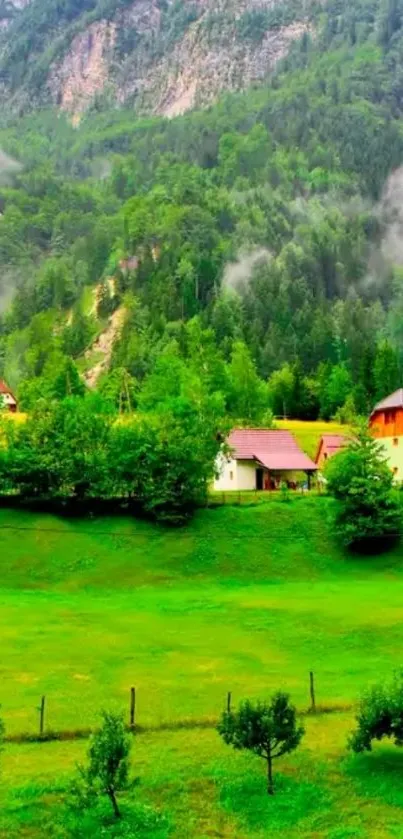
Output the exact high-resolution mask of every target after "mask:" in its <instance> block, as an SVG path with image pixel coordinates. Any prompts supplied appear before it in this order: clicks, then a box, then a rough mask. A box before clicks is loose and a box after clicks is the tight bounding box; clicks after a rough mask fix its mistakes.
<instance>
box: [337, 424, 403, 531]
mask: <svg viewBox="0 0 403 839" xmlns="http://www.w3.org/2000/svg"><path fill="white" fill-rule="evenodd" d="M326 478H327V481H328V491H329V493H330V494H331V495H333V497H334V498H335V499H336V500H337V508H336V513H335V530H336V533H337V534H338V536H339V537H340V539H341V540H342V542H344V544H345V545H346V546H348V547H355V548H358V547H367V546H368V545H370V544H371V540H374V539H376V540H377V541H376V547H377V548H378V547H380V546H381V543H382V539H384V538H391V537H396V536H397V535H398V534H399V532H400V527H401V506H400V503H399V498H398V494H397V492H396V490H395V489H394V487H393V474H392V471H391V469H390V467H389V465H388V463H387V462H386V460H385V457H384V456H383V453H382V449H381V447H380V445H379V443H377V441H376V440H374V439H373V438H372V437H371V435H370V433H369V431H368V429H367V427H366V426H361V427H360V428H359V429H358V431H357V432H356V435H355V438H354V440H352V441H351V443H350V445H349V446H348V447H347V448H346V449H344V450H343V451H342V452H340V453H339V454H337V455H336V456H335V457H333V458H332V459H331V460H330V461H329V463H328V465H327V467H326ZM372 544H373V543H372Z"/></svg>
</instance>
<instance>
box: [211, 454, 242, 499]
mask: <svg viewBox="0 0 403 839" xmlns="http://www.w3.org/2000/svg"><path fill="white" fill-rule="evenodd" d="M216 468H217V472H218V473H219V477H218V478H216V479H215V481H214V489H217V490H221V492H227V491H228V490H231V489H237V482H236V471H237V463H236V460H227V458H226V457H223V455H222V454H220V455H218V458H217V461H216Z"/></svg>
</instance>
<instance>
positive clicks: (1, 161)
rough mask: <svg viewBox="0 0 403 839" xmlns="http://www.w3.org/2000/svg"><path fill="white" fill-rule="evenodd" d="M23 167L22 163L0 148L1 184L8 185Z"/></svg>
mask: <svg viewBox="0 0 403 839" xmlns="http://www.w3.org/2000/svg"><path fill="white" fill-rule="evenodd" d="M21 169H22V166H21V163H18V161H17V160H13V158H12V157H10V156H9V155H8V154H6V153H5V152H4V151H2V149H0V186H8V184H10V183H12V180H13V176H14V175H16V174H17V172H20V171H21Z"/></svg>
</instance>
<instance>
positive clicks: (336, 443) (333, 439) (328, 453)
mask: <svg viewBox="0 0 403 839" xmlns="http://www.w3.org/2000/svg"><path fill="white" fill-rule="evenodd" d="M348 442H349V440H348V437H345V436H344V435H343V434H322V437H321V438H320V441H319V446H318V451H317V453H316V457H315V463H316V465H317V466H318V467H319V469H321V468H322V466H324V464H325V463H326V461H327V460H329V458H330V457H333V455H335V454H337V453H338V452H340V451H341V450H342V449H343V448H344V446H347V445H348Z"/></svg>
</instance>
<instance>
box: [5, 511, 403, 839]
mask: <svg viewBox="0 0 403 839" xmlns="http://www.w3.org/2000/svg"><path fill="white" fill-rule="evenodd" d="M328 512H329V502H328V500H327V499H326V498H318V497H309V498H306V497H296V498H294V499H293V500H292V501H291V502H290V503H285V502H282V501H281V500H280V499H273V501H272V503H271V504H265V505H261V506H258V507H242V506H241V507H239V508H238V507H235V508H231V507H229V508H218V509H214V510H208V511H204V512H202V513H200V514H199V515H198V516H197V518H196V520H195V521H194V522H193V523H192V524H191V525H190V526H189V527H188V528H185V529H183V530H179V531H178V530H176V531H175V530H168V531H166V530H163V529H159V528H156V527H154V526H152V525H149V524H146V523H144V522H137V521H133V520H130V519H124V518H109V519H103V520H100V521H96V520H95V519H94V520H90V519H88V520H86V521H77V520H70V521H66V520H62V519H57V518H56V517H52V516H40V515H37V514H30V513H21V512H15V511H14V512H13V511H5V510H2V511H0V536H1V541H2V549H1V558H0V562H1V565H2V578H1V579H2V587H1V589H0V632H1V641H2V644H1V660H0V661H1V663H0V667H1V684H0V702H1V704H2V713H3V716H4V719H5V721H6V726H7V730H8V731H9V732H11V733H15V732H20V731H27V730H28V731H35V730H36V726H37V717H38V713H37V706H38V703H39V699H40V696H41V695H42V694H46V696H47V701H48V724H49V726H50V727H52V728H63V729H75V728H77V727H81V726H88V725H92V724H94V723H95V722H96V718H97V712H98V711H99V709H100V708H101V707H102V706H103V705H108V706H109V705H111V704H112V705H116V706H118V707H121V708H123V709H125V710H126V711H127V705H128V694H129V688H130V686H131V685H135V686H136V687H137V690H138V722H139V723H140V724H143V725H152V726H154V725H156V726H157V725H159V724H160V723H161V722H164V721H175V720H186V719H194V720H203V719H210V718H213V719H214V718H215V717H217V715H218V714H219V713H220V711H221V709H222V707H223V704H224V701H225V696H226V692H227V691H228V690H231V691H232V693H233V696H234V701H237V700H239V699H240V698H242V697H245V696H260V697H264V696H267V695H268V694H270V692H271V691H272V690H273V689H275V688H278V687H284V688H287V689H289V690H290V692H291V694H292V697H293V698H294V699H295V701H296V703H297V705H298V706H299V707H300V708H301V709H303V708H305V707H306V706H307V703H308V671H309V670H310V669H313V670H314V671H315V674H316V680H317V694H318V696H317V698H318V702H319V703H321V704H324V705H336V706H350V705H351V704H352V703H353V702H354V701H355V699H356V697H357V694H358V693H359V692H360V690H361V689H362V688H363V687H364V686H365V685H366V684H367V683H368V682H370V681H373V680H376V679H379V678H382V677H383V676H387V675H388V674H390V672H391V670H392V669H393V668H394V667H395V666H396V665H397V664H399V663H400V660H401V650H402V649H403V620H402V618H403V575H402V568H403V561H402V560H403V556H402V549H401V548H398V549H395V550H394V551H393V552H391V553H390V554H387V555H384V556H382V557H372V558H353V557H348V556H346V555H343V554H342V553H341V552H340V551H339V549H338V548H337V547H336V546H335V544H334V543H333V541H332V540H331V538H330V537H329V535H328V526H327V523H326V522H327V516H328ZM27 528H29V529H27ZM350 727H351V712H350V713H349V714H344V715H338V714H336V715H334V714H333V715H331V716H328V717H321V718H320V720H319V719H318V720H309V721H308V735H307V738H306V742H305V746H304V749H303V750H302V751H301V753H300V754H297V755H296V756H294V757H293V758H291V759H287V761H284V764H283V766H282V767H281V771H282V772H283V775H284V778H283V780H282V781H281V784H282V786H283V787H284V793H283V794H282V796H281V797H280V796H279V797H278V804H277V799H276V802H275V803H273V802H267V801H266V799H265V797H264V795H263V786H264V782H263V776H262V770H263V767H261V766H260V762H259V761H258V760H257V759H254V758H250V757H248V756H244V755H236V754H233V753H232V752H231V751H228V750H227V749H226V748H225V747H224V746H223V745H222V744H221V743H220V741H219V739H218V737H217V735H216V734H215V733H214V731H197V730H195V731H183V732H176V733H172V732H159V733H154V734H147V735H142V736H141V737H139V738H138V739H137V741H136V755H137V754H138V758H137V759H136V771H138V773H139V775H140V776H141V778H142V784H141V787H140V791H139V796H140V799H141V801H142V806H143V805H144V804H147V803H148V804H151V805H152V807H153V808H154V810H155V808H157V809H160V810H161V811H162V812H163V814H164V816H163V819H162V821H161V820H160V821H158V818H157V816H155V813H154V810H153V811H152V813H151V815H150V819H149V821H147V820H148V816H147V814H146V816H144V813H143V811H141V813H140V815H138V813H137V814H135V815H134V816H133V814H132V817H133V818H135V819H139V820H140V821H139V822H138V824H137V822H136V824H137V827H136V829H135V830H134V829H133V830H134V832H131V833H129V834H128V835H133V836H141V837H142V836H152V837H154V838H155V839H163V837H165V836H167V835H168V834H169V835H171V836H178V837H185V836H186V837H193V836H195V837H207V836H225V837H227V836H231V837H239V839H241V837H245V838H246V839H248V837H250V838H252V837H261V836H269V835H278V836H280V835H282V836H284V835H285V836H289V837H290V838H291V839H293V837H294V836H295V837H297V836H302V837H307V836H317V837H325V836H326V837H330V839H348V837H364V836H374V837H375V836H381V837H384V836H385V837H386V836H395V837H399V836H401V837H402V839H403V827H402V828H400V823H401V822H402V821H403V820H402V818H401V816H402V815H403V811H402V810H401V809H399V808H402V807H403V792H400V790H403V787H402V785H401V783H400V781H399V785H397V784H396V783H395V782H394V780H393V779H394V777H395V776H394V775H393V773H395V774H396V775H399V776H401V775H402V774H403V754H402V755H401V756H400V755H398V756H397V757H396V755H395V752H393V751H392V752H390V751H386V752H384V751H381V752H379V754H378V753H377V754H376V755H373V756H371V757H370V758H368V759H365V760H366V761H367V762H366V763H365V761H364V762H362V761H361V762H360V761H358V760H357V759H355V760H354V761H352V760H351V758H350V759H349V762H348V763H347V764H345V763H343V762H342V761H343V760H344V754H345V749H344V745H345V736H346V732H347V730H348V728H350ZM83 749H84V750H85V744H83V743H65V744H49V745H32V746H21V745H20V746H10V745H9V746H7V749H6V753H5V755H4V757H3V758H2V762H3V765H4V772H5V783H4V790H3V793H2V794H3V795H4V796H5V804H6V809H5V811H4V812H3V815H2V816H1V818H0V836H1V837H3V836H4V837H14V836H28V837H44V836H47V835H48V834H49V832H52V831H53V835H55V836H58V835H60V836H61V837H64V836H66V835H67V834H66V832H65V827H61V828H60V830H61V832H59V833H57V830H56V827H55V825H54V824H53V822H54V818H55V815H54V814H55V812H57V813H59V809H60V808H59V806H56V804H57V805H58V803H59V802H60V801H64V799H65V793H64V792H63V790H62V789H59V792H57V790H56V791H55V790H53V792H52V791H50V790H49V785H51V784H55V783H56V787H60V784H61V785H62V787H63V784H65V776H66V773H67V774H69V773H70V771H71V767H72V766H73V765H74V762H75V760H76V759H77V757H79V756H80V755H82V753H83ZM316 750H318V755H317V754H316ZM379 755H381V757H379ZM382 755H383V756H384V757H382ZM400 757H401V762H400V763H399V762H398V759H399V758H400ZM371 760H372V763H371ZM228 761H229V763H228ZM316 761H318V765H316ZM368 761H369V762H368ZM382 761H383V763H382ZM385 761H386V763H385ZM384 763H385V766H386V768H385V766H384ZM373 767H375V770H374V771H375V775H374V777H376V778H377V780H376V782H375V781H374V780H373V778H372V774H371V773H372V772H373ZM391 775H393V778H391ZM367 776H368V778H369V780H368V784H367V781H366V780H365V779H366V777H367ZM43 777H44V780H43ZM38 779H39V780H38ZM41 779H42V780H41ZM364 781H365V784H364ZM38 783H39V784H43V783H44V789H43V801H42V804H41V803H40V801H41V796H42V793H41V787H40V786H39V788H38ZM363 784H364V786H365V789H366V794H365V796H364V794H363ZM262 785H263V786H262ZM397 786H398V787H399V791H397ZM1 788H2V785H1V784H0V789H1ZM241 792H242V794H240V793H241ZM339 794H340V795H341V798H342V805H340V806H341V807H342V809H343V812H345V813H346V815H345V820H346V823H347V827H348V830H347V828H346V830H347V832H346V831H345V832H344V833H343V832H340V831H341V829H342V825H341V824H340V820H339V817H338V808H339V805H338V803H337V796H338V795H339ZM392 799H393V800H392ZM38 800H39V803H38ZM53 805H54V806H53ZM273 808H274V809H273ZM63 818H64V817H63ZM343 818H344V817H343ZM1 819H2V820H1ZM49 819H52V825H53V827H52V828H50V827H49V824H48V821H49ZM142 819H143V821H144V819H145V823H146V825H147V824H148V827H147V826H146V828H144V825H143V827H141V824H143V822H142ZM373 820H375V822H374V823H375V825H377V828H376V830H375V829H373V828H370V824H371V821H373ZM140 822H141V824H140ZM62 823H63V824H64V822H63V819H62ZM139 825H140V826H139ZM168 825H170V827H168ZM385 825H389V826H390V829H389V826H387V827H385ZM143 828H144V829H143ZM58 829H59V828H58ZM83 830H84V828H83ZM91 830H92V828H91V829H90V827H89V826H88V825H87V826H86V827H85V830H84V832H82V833H80V834H78V833H76V834H74V835H75V836H78V835H80V836H83V838H84V836H85V837H86V839H87V837H88V839H90V837H92V836H95V835H96V836H100V835H101V833H99V832H98V833H97V832H95V833H91ZM144 830H145V832H144ZM343 830H345V829H344V827H343ZM337 831H338V832H337ZM371 831H372V832H371ZM388 831H389V832H388ZM390 831H391V832H390ZM399 831H400V833H399ZM105 835H107V836H109V835H112V834H110V833H109V832H108V833H107V834H105Z"/></svg>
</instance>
